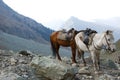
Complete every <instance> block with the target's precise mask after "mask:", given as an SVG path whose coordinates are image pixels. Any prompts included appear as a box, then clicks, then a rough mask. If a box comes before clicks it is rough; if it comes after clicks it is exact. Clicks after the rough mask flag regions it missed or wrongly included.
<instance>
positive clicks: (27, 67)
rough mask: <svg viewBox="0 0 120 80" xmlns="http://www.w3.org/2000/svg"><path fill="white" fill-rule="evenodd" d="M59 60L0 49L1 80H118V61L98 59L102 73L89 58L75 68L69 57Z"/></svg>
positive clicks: (119, 64) (119, 79) (119, 72)
mask: <svg viewBox="0 0 120 80" xmlns="http://www.w3.org/2000/svg"><path fill="white" fill-rule="evenodd" d="M62 60H63V61H62V62H60V61H58V60H56V59H52V58H51V56H40V55H34V54H32V53H31V52H28V51H20V52H17V53H15V52H13V51H4V50H0V80H120V63H119V61H117V62H114V61H112V60H109V59H101V71H99V73H95V72H94V70H93V66H92V63H91V59H90V58H86V61H87V66H86V67H84V66H83V65H82V64H81V63H82V62H81V60H78V64H77V65H72V64H71V60H70V59H69V58H66V57H64V58H62ZM118 60H119V59H118Z"/></svg>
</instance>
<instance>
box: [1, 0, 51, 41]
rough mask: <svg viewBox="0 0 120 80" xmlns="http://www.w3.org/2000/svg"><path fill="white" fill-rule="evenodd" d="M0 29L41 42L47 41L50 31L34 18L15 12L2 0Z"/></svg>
mask: <svg viewBox="0 0 120 80" xmlns="http://www.w3.org/2000/svg"><path fill="white" fill-rule="evenodd" d="M0 30H1V31H3V32H5V33H8V34H12V35H16V36H18V37H21V38H24V39H29V40H30V39H31V40H34V41H37V42H41V43H47V42H48V41H49V35H50V34H51V32H52V30H50V29H48V28H46V27H45V26H43V25H42V24H40V23H37V22H36V21H35V20H33V19H31V18H28V17H25V16H23V15H21V14H19V13H17V12H15V11H14V10H12V9H11V8H10V7H9V6H7V5H6V4H5V3H4V2H3V1H2V0H0Z"/></svg>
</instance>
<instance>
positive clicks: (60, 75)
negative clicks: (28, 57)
mask: <svg viewBox="0 0 120 80" xmlns="http://www.w3.org/2000/svg"><path fill="white" fill-rule="evenodd" d="M31 66H32V67H33V68H34V69H35V73H37V74H38V75H42V76H44V77H46V78H48V79H51V80H71V79H72V78H73V77H74V74H75V73H74V70H73V68H72V67H71V66H70V65H68V64H65V63H62V62H60V61H57V60H55V59H51V58H49V57H38V56H36V57H34V58H33V60H32V62H31Z"/></svg>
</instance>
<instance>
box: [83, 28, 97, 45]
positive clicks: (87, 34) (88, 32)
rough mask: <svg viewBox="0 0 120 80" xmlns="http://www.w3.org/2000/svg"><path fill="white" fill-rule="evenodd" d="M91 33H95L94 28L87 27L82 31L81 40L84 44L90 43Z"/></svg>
mask: <svg viewBox="0 0 120 80" xmlns="http://www.w3.org/2000/svg"><path fill="white" fill-rule="evenodd" d="M92 33H97V32H96V31H95V30H91V29H88V28H87V29H86V30H85V31H84V40H83V42H84V43H85V44H86V45H89V44H90V43H91V41H90V35H91V34H92ZM92 38H93V36H92Z"/></svg>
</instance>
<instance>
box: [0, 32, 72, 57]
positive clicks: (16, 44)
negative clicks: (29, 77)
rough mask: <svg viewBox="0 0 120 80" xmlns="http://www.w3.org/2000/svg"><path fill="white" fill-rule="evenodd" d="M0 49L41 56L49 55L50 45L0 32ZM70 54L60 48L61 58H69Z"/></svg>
mask: <svg viewBox="0 0 120 80" xmlns="http://www.w3.org/2000/svg"><path fill="white" fill-rule="evenodd" d="M0 49H4V50H13V51H17V52H18V51H20V50H29V51H31V52H33V53H35V54H39V53H40V54H42V55H45V56H46V55H47V56H48V55H51V54H52V52H51V47H50V44H42V43H38V42H35V41H33V40H26V39H23V38H20V37H17V36H14V35H10V34H7V33H4V32H2V31H0ZM70 53H71V52H70V51H69V50H66V49H63V48H60V55H62V56H67V57H68V56H70V55H71V54H70Z"/></svg>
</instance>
